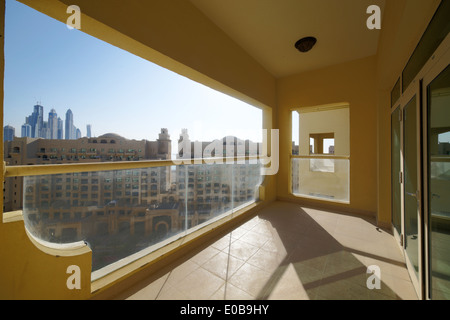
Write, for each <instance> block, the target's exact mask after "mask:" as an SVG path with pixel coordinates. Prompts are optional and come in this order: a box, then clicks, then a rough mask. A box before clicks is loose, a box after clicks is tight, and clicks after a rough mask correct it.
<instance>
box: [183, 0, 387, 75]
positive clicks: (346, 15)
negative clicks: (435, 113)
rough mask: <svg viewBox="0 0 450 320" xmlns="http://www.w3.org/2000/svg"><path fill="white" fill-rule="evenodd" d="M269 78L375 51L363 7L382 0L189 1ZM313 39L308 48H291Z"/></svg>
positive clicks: (375, 37)
mask: <svg viewBox="0 0 450 320" xmlns="http://www.w3.org/2000/svg"><path fill="white" fill-rule="evenodd" d="M190 1H191V2H192V3H193V4H194V5H195V6H196V7H197V8H198V9H199V10H201V11H202V12H203V13H204V14H205V15H206V16H208V17H209V19H210V20H211V21H212V22H214V23H215V24H216V25H217V26H218V27H219V28H221V29H222V30H223V31H224V32H225V33H226V34H227V35H228V36H229V37H230V38H232V39H233V40H234V41H235V42H236V43H237V44H238V45H240V46H241V47H242V48H243V49H244V50H245V51H246V52H248V53H249V54H250V55H251V56H252V57H253V58H254V59H255V60H256V61H258V62H259V63H260V64H261V65H262V66H263V67H264V68H265V69H266V70H267V71H268V72H270V73H271V74H272V75H273V76H274V77H276V78H280V77H285V76H288V75H292V74H296V73H300V72H304V71H307V70H312V69H317V68H321V67H326V66H329V65H333V64H338V63H342V62H346V61H351V60H355V59H359V58H364V57H368V56H372V55H375V54H376V52H377V45H378V37H379V31H378V30H369V29H368V28H367V27H366V21H367V19H368V18H369V16H370V14H367V13H366V11H367V8H368V7H369V6H370V5H378V6H379V7H380V8H381V10H382V12H383V9H384V1H385V0H190ZM305 36H314V37H316V38H317V44H316V46H315V47H314V49H313V50H311V51H310V52H308V53H300V52H299V51H297V50H296V49H295V47H294V44H295V42H296V41H297V40H299V39H300V38H302V37H305Z"/></svg>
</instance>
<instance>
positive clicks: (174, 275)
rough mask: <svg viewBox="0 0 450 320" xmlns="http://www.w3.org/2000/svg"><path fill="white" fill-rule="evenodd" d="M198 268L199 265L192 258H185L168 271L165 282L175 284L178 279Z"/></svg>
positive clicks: (180, 279)
mask: <svg viewBox="0 0 450 320" xmlns="http://www.w3.org/2000/svg"><path fill="white" fill-rule="evenodd" d="M198 268H200V266H199V265H198V264H197V263H195V262H193V261H192V260H186V261H185V262H183V263H182V264H180V265H179V266H177V267H175V268H173V269H172V270H171V271H170V273H169V275H168V277H167V283H169V284H171V285H174V286H176V285H177V284H178V283H179V282H180V281H182V280H183V279H184V278H186V277H187V276H188V275H190V274H191V273H192V272H194V271H195V270H196V269H198Z"/></svg>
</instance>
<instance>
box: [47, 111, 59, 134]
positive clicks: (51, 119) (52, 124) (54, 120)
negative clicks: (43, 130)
mask: <svg viewBox="0 0 450 320" xmlns="http://www.w3.org/2000/svg"><path fill="white" fill-rule="evenodd" d="M48 127H49V130H50V139H58V115H57V114H56V111H55V109H52V110H50V112H49V114H48Z"/></svg>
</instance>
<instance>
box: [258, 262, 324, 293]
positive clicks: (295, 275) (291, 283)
mask: <svg viewBox="0 0 450 320" xmlns="http://www.w3.org/2000/svg"><path fill="white" fill-rule="evenodd" d="M302 273H303V274H304V272H302ZM302 273H300V274H299V270H298V269H296V268H295V267H294V265H292V264H289V265H287V266H285V268H284V270H283V272H282V274H281V275H280V276H279V277H278V278H277V279H276V281H274V283H273V285H272V288H270V291H269V292H268V293H267V299H269V300H313V299H314V298H315V294H316V288H309V289H306V288H305V286H304V280H305V279H304V277H303V275H302Z"/></svg>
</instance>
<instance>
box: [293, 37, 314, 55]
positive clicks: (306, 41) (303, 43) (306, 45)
mask: <svg viewBox="0 0 450 320" xmlns="http://www.w3.org/2000/svg"><path fill="white" fill-rule="evenodd" d="M316 42H317V39H316V38H314V37H305V38H302V39H300V40H298V41H297V42H296V43H295V47H296V48H297V49H298V51H300V52H308V51H309V50H311V49H312V48H313V47H314V45H315V44H316Z"/></svg>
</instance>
